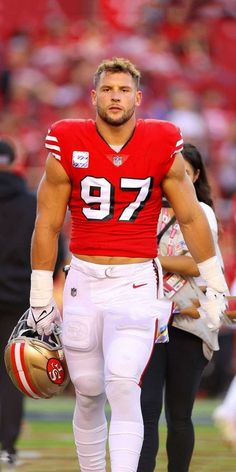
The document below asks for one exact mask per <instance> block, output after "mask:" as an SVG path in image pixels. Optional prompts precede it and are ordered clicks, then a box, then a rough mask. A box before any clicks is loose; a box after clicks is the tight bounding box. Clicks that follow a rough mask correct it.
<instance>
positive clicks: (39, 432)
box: [17, 396, 236, 472]
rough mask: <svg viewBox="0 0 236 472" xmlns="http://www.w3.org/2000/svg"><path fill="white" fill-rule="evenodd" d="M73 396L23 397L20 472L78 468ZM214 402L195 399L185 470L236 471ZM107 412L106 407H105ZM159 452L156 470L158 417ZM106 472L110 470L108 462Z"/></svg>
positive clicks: (161, 466)
mask: <svg viewBox="0 0 236 472" xmlns="http://www.w3.org/2000/svg"><path fill="white" fill-rule="evenodd" d="M73 404H74V399H73V398H71V397H67V396H63V397H60V398H54V399H52V400H30V399H26V404H25V407H26V411H25V421H24V424H23V429H22V434H21V437H20V440H19V443H18V448H19V451H20V454H19V456H20V457H19V459H20V463H19V467H18V468H17V470H19V471H22V472H44V470H45V471H47V472H74V471H79V466H78V462H77V458H76V454H75V448H74V442H73V435H72V427H71V419H72V412H73ZM216 405H217V402H216V401H212V400H198V401H197V402H196V405H195V408H194V424H195V436H196V444H195V451H194V455H193V459H192V464H191V468H190V471H189V472H236V452H233V451H232V450H231V449H230V447H229V446H228V445H227V444H226V443H225V442H224V441H223V439H222V437H221V434H220V432H219V431H218V430H217V428H216V427H215V426H214V424H213V422H212V411H213V410H214V408H215V407H216ZM108 416H109V411H108ZM160 440H161V445H160V452H159V455H158V463H157V467H156V471H158V472H166V455H165V423H164V419H162V421H161V427H160ZM107 472H110V468H109V463H108V465H107Z"/></svg>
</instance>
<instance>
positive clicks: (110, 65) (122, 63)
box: [94, 57, 141, 88]
mask: <svg viewBox="0 0 236 472" xmlns="http://www.w3.org/2000/svg"><path fill="white" fill-rule="evenodd" d="M103 72H111V73H115V72H125V73H126V74H130V75H131V77H132V78H133V80H134V82H135V85H136V87H137V88H139V84H140V77H141V74H140V72H139V70H138V69H137V68H136V67H135V65H134V64H132V62H130V61H129V60H128V59H124V58H123V57H113V58H112V59H105V60H104V61H102V62H101V64H99V66H98V68H97V70H96V72H95V74H94V86H95V88H96V87H97V85H98V83H99V80H100V77H101V74H102V73H103Z"/></svg>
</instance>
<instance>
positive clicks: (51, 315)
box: [27, 299, 61, 335]
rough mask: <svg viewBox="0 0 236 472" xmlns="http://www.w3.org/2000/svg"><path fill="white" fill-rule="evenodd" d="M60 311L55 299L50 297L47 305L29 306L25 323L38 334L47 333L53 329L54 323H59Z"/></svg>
mask: <svg viewBox="0 0 236 472" xmlns="http://www.w3.org/2000/svg"><path fill="white" fill-rule="evenodd" d="M60 321H61V318H60V312H59V310H58V308H57V305H56V303H55V301H54V300H53V299H52V300H51V301H50V303H49V304H48V305H47V306H44V307H35V308H34V307H32V306H31V307H30V309H29V315H28V319H27V325H28V326H29V327H31V328H32V329H33V330H35V331H37V332H38V334H45V335H49V334H51V333H52V331H53V329H54V325H55V323H56V324H58V325H59V324H60Z"/></svg>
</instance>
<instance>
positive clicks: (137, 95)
mask: <svg viewBox="0 0 236 472" xmlns="http://www.w3.org/2000/svg"><path fill="white" fill-rule="evenodd" d="M142 96H143V94H142V92H141V90H137V92H136V107H139V106H140V105H141V101H142Z"/></svg>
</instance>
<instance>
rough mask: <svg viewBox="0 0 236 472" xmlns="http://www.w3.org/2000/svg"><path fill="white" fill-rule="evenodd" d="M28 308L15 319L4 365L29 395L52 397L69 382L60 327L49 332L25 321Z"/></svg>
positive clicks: (15, 381)
mask: <svg viewBox="0 0 236 472" xmlns="http://www.w3.org/2000/svg"><path fill="white" fill-rule="evenodd" d="M28 314H29V310H27V311H26V312H25V313H24V315H23V316H22V317H21V318H20V320H19V321H18V323H17V325H16V327H15V329H14V330H13V332H12V334H11V336H10V338H9V341H8V344H7V346H6V348H5V365H6V369H7V373H8V375H9V376H10V378H11V380H12V382H13V383H14V385H15V386H16V387H17V388H18V389H19V390H20V391H21V392H23V393H24V394H25V395H27V396H29V397H31V398H36V399H38V398H51V397H53V396H54V395H58V394H59V393H61V392H62V391H63V390H64V388H65V387H66V386H67V384H68V383H69V374H68V370H67V366H66V361H65V356H64V352H63V348H62V345H61V341H60V327H59V326H54V329H53V331H52V333H51V334H50V335H49V336H46V335H39V334H38V332H37V331H34V330H33V329H32V328H30V327H29V326H28V325H27V319H28Z"/></svg>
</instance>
